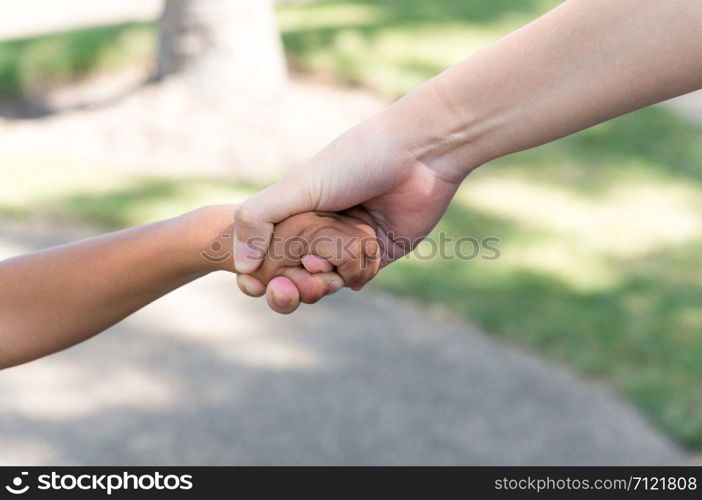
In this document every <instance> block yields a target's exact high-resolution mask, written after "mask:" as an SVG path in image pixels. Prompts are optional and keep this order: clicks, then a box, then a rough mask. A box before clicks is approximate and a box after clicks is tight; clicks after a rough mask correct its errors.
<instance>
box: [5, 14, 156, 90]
mask: <svg viewBox="0 0 702 500" xmlns="http://www.w3.org/2000/svg"><path fill="white" fill-rule="evenodd" d="M154 44H155V29H154V26H153V24H152V23H130V24H120V25H114V26H101V27H97V28H88V29H80V30H72V31H66V32H63V33H54V34H50V35H45V36H38V37H31V38H23V39H15V40H5V41H0V95H13V94H20V93H26V92H29V91H32V90H35V89H41V88H44V87H45V86H47V85H52V84H56V83H62V82H66V81H70V80H73V79H75V78H77V77H80V76H82V75H85V74H88V73H91V72H96V71H101V70H108V69H114V68H116V67H119V66H121V65H126V64H132V63H134V62H135V61H145V60H148V59H149V58H150V57H152V56H153V53H154Z"/></svg>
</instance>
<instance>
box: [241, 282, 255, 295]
mask: <svg viewBox="0 0 702 500" xmlns="http://www.w3.org/2000/svg"><path fill="white" fill-rule="evenodd" d="M239 286H240V287H241V288H243V289H244V290H243V291H244V293H245V294H246V295H255V292H254V290H253V289H252V288H251V284H250V283H247V282H246V280H242V281H240V282H239Z"/></svg>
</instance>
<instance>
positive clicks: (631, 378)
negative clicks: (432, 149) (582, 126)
mask: <svg viewBox="0 0 702 500" xmlns="http://www.w3.org/2000/svg"><path fill="white" fill-rule="evenodd" d="M557 3H558V2H557V1H553V0H522V1H520V2H513V1H510V0H493V1H490V2H486V1H484V0H434V1H425V0H378V1H372V0H353V1H351V0H348V1H335V0H324V1H317V2H302V3H301V2H290V3H286V2H283V3H282V4H281V5H279V8H278V12H279V23H280V27H281V31H282V36H283V41H284V44H285V48H286V52H287V56H288V60H289V64H290V66H291V68H293V70H294V71H296V72H302V73H305V74H307V75H308V76H312V77H314V78H316V79H319V80H320V81H329V82H330V83H334V84H340V85H356V86H363V87H367V88H369V89H373V90H374V91H376V92H378V93H379V94H381V95H383V96H385V97H386V98H388V99H393V98H396V97H398V96H400V95H402V94H403V93H405V92H407V91H408V90H410V89H411V88H412V87H414V86H415V85H417V84H419V83H421V82H422V81H424V80H426V79H428V78H430V77H432V76H433V75H435V74H436V73H438V72H439V71H441V70H443V69H444V68H446V67H447V66H449V65H450V64H453V63H455V62H457V61H459V60H461V59H462V58H464V57H465V56H466V55H468V54H470V53H471V52H473V51H475V50H477V49H479V48H480V47H482V46H484V45H485V44H487V43H489V42H490V41H492V40H495V39H497V38H498V37H500V36H501V35H503V34H505V33H506V32H508V31H510V30H512V29H514V28H516V27H518V26H521V25H523V24H525V23H526V22H528V21H530V20H532V19H533V18H534V17H536V16H538V15H540V14H541V13H543V12H545V11H546V10H548V9H549V8H552V7H553V6H555V5H556V4H557ZM154 39H155V25H153V24H150V23H142V24H127V25H119V26H109V27H101V28H94V29H87V30H75V31H71V32H66V33H60V34H55V35H50V36H41V37H36V38H30V39H22V40H13V41H5V42H2V43H0V93H1V94H3V95H4V96H5V97H6V98H9V97H12V96H13V95H19V94H21V93H23V92H27V91H31V89H33V88H35V87H40V86H41V85H44V84H45V82H47V81H49V82H51V81H67V80H70V79H72V78H75V77H77V76H80V75H84V74H86V73H91V72H98V71H102V70H105V69H110V68H113V67H115V66H119V65H127V64H134V63H137V62H143V61H145V60H148V59H149V58H151V57H153V50H154V49H153V46H154ZM701 137H702V129H701V128H700V126H699V125H697V124H695V123H692V122H691V121H689V119H686V118H683V117H682V116H680V115H678V114H676V113H675V112H674V111H673V110H672V109H670V108H669V107H665V106H657V107H653V108H648V109H644V110H641V111H638V112H636V113H633V114H631V115H628V116H625V117H622V118H619V119H616V120H614V121H611V122H609V123H606V124H603V125H600V126H597V127H595V128H592V129H590V130H587V131H585V132H582V133H580V134H577V135H575V136H572V137H569V138H566V139H564V140H561V141H558V142H556V143H554V144H550V145H547V146H543V147H540V148H537V149H535V150H531V151H527V152H523V153H520V154H515V155H512V156H509V157H507V158H503V159H500V160H498V161H495V162H492V163H491V164H490V165H489V166H487V167H485V168H482V169H480V170H479V171H478V172H476V173H475V174H473V175H471V177H470V179H469V180H468V181H467V182H466V183H465V185H464V187H463V188H462V190H461V191H460V192H459V194H458V196H457V198H456V200H455V202H454V203H453V204H452V205H451V207H450V208H449V210H448V213H447V215H446V217H445V218H444V220H443V221H442V222H441V224H440V225H439V227H438V228H437V230H436V232H437V234H438V231H444V232H446V233H448V234H450V235H453V236H455V237H459V236H465V235H470V236H473V237H477V238H480V237H485V236H494V237H497V238H499V239H500V242H499V244H498V245H497V246H498V247H499V249H500V252H501V258H500V259H498V260H495V261H489V260H484V259H480V258H478V259H476V260H474V261H471V262H464V261H459V260H449V261H443V260H439V259H436V258H434V259H429V260H425V259H417V258H411V257H410V258H408V259H403V260H402V261H400V262H399V263H397V264H394V265H392V266H390V267H389V268H387V269H386V270H384V272H383V273H382V274H381V276H380V277H379V278H378V279H377V280H376V281H375V283H374V284H373V286H374V287H378V288H382V289H386V290H390V291H392V292H394V293H397V294H402V295H406V296H410V297H416V298H418V299H420V300H421V301H422V302H424V303H426V304H430V305H431V306H433V307H436V308H439V309H443V310H447V311H450V312H451V313H452V314H459V315H463V316H464V317H466V318H467V319H469V320H470V321H473V322H475V323H477V324H478V325H480V326H481V327H482V328H483V329H484V330H485V331H486V332H488V333H490V334H493V335H498V336H501V337H504V338H505V339H508V340H509V341H514V342H516V343H519V344H521V345H524V346H529V347H531V348H534V349H536V350H538V351H540V352H542V353H544V354H545V355H547V356H549V357H551V358H552V359H555V360H559V361H561V362H564V363H567V364H569V365H570V366H573V367H574V368H576V369H577V370H578V371H579V372H580V373H583V374H585V375H588V376H590V377H594V378H600V379H604V380H607V381H608V382H610V383H612V384H613V385H614V386H615V387H616V388H617V389H618V390H619V391H621V393H622V394H624V395H626V396H627V397H628V398H629V399H630V400H631V401H632V402H633V403H634V404H635V405H637V406H638V407H639V408H640V409H641V410H642V412H643V413H644V414H645V415H646V416H647V417H648V418H649V419H650V421H652V422H653V423H654V424H655V425H657V426H658V427H659V428H660V429H662V430H663V431H665V432H666V433H667V434H668V435H669V436H671V437H673V438H674V439H676V440H677V441H678V442H679V443H682V444H684V445H686V446H688V447H690V448H693V449H697V450H700V449H702V309H700V302H701V301H702V257H700V255H702V254H701V253H700V250H701V249H702V236H701V235H702V161H701V160H702V141H701V140H700V138H701ZM0 161H1V162H2V165H3V166H2V176H3V182H2V184H0V213H1V214H3V215H5V216H12V217H33V216H44V217H60V218H68V219H72V220H84V221H89V222H91V223H96V224H100V225H101V226H103V227H105V228H119V227H124V226H128V225H133V224H138V223H143V222H147V221H150V220H154V219H157V218H161V217H166V216H169V215H174V214H177V213H180V212H183V211H186V210H189V209H190V208H193V207H195V206H198V205H201V204H209V203H218V202H228V201H231V200H236V199H241V198H243V197H244V196H246V194H248V193H251V192H253V191H255V189H256V187H255V186H244V185H241V184H235V183H231V182H226V181H221V180H218V179H208V178H187V179H183V178H180V179H169V178H155V177H149V178H144V177H140V176H138V175H133V174H126V173H121V172H114V173H113V174H112V175H101V176H98V177H96V176H92V175H90V172H91V165H75V164H61V163H60V162H57V161H56V160H54V159H46V158H33V159H29V160H28V159H26V158H22V159H18V158H12V157H7V156H6V157H4V158H0ZM584 404H586V402H584Z"/></svg>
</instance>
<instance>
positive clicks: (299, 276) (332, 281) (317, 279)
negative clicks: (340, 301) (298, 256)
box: [283, 267, 344, 304]
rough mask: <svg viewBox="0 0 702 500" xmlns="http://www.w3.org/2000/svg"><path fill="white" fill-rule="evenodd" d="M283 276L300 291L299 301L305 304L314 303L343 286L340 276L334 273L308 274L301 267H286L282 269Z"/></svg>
mask: <svg viewBox="0 0 702 500" xmlns="http://www.w3.org/2000/svg"><path fill="white" fill-rule="evenodd" d="M283 276H285V277H286V278H289V279H290V281H292V282H293V284H294V285H295V287H296V288H297V290H298V292H299V293H300V301H301V302H303V303H305V304H314V303H315V302H317V301H318V300H319V299H321V298H322V297H324V296H326V295H331V294H332V293H335V292H337V291H339V290H340V289H341V288H343V286H344V281H343V280H342V279H341V276H339V275H338V274H336V273H317V274H310V273H309V272H307V271H306V270H304V269H302V268H301V267H288V268H286V269H285V270H284V271H283Z"/></svg>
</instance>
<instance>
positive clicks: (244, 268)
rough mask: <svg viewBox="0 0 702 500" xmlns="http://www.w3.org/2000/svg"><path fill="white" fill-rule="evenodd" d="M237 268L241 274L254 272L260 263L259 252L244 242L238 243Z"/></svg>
mask: <svg viewBox="0 0 702 500" xmlns="http://www.w3.org/2000/svg"><path fill="white" fill-rule="evenodd" d="M234 260H235V264H236V270H237V272H238V273H241V274H248V273H252V272H254V271H255V270H256V264H257V263H258V252H256V250H254V249H253V248H251V247H250V246H249V245H247V244H246V243H243V242H238V243H237V245H236V256H235V259H234Z"/></svg>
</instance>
